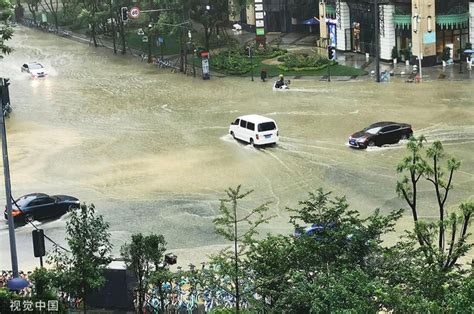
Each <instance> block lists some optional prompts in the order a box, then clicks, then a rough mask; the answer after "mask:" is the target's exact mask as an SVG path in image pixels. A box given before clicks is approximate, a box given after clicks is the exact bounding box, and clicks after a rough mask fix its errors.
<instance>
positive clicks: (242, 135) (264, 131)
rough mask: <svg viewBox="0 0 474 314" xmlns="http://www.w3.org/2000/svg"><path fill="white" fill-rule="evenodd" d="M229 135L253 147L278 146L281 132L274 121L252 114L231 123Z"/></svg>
mask: <svg viewBox="0 0 474 314" xmlns="http://www.w3.org/2000/svg"><path fill="white" fill-rule="evenodd" d="M229 134H230V135H231V136H232V137H233V138H234V139H239V140H241V141H244V142H247V143H249V144H251V145H253V146H260V145H268V144H276V143H277V142H278V139H279V131H278V126H277V124H276V122H275V121H274V120H273V119H270V118H267V117H264V116H260V115H256V114H251V115H246V116H240V117H237V118H236V119H235V121H233V122H231V124H230V127H229Z"/></svg>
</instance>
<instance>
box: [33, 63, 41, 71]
mask: <svg viewBox="0 0 474 314" xmlns="http://www.w3.org/2000/svg"><path fill="white" fill-rule="evenodd" d="M42 68H43V66H42V65H41V64H39V63H32V64H30V69H33V70H37V69H42Z"/></svg>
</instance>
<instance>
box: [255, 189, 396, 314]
mask: <svg viewBox="0 0 474 314" xmlns="http://www.w3.org/2000/svg"><path fill="white" fill-rule="evenodd" d="M299 204H300V207H299V208H297V209H289V211H290V212H291V213H292V215H291V216H290V223H291V224H292V225H293V226H294V228H295V236H293V237H292V236H269V237H267V238H266V239H264V240H262V241H259V242H258V243H256V244H255V245H253V246H252V249H251V250H250V251H249V253H248V254H247V257H246V260H247V261H248V264H247V268H248V269H250V270H251V271H250V272H251V273H253V274H254V276H255V284H254V286H255V292H256V293H257V294H258V295H260V296H261V298H260V300H257V302H256V303H257V304H256V306H257V308H258V309H259V310H262V311H270V312H272V311H273V312H277V311H284V312H285V311H286V312H291V313H309V312H315V313H319V312H323V313H326V312H332V311H335V312H338V311H347V310H351V309H352V310H355V312H374V311H375V310H376V309H379V308H380V304H381V302H380V300H381V298H382V295H383V294H382V292H383V291H386V290H387V287H386V285H385V283H384V282H383V280H382V279H379V278H380V276H375V274H378V273H379V271H378V270H377V269H378V260H379V259H380V258H381V256H382V255H383V252H384V250H385V248H383V246H382V239H381V237H382V235H384V234H387V233H389V232H391V231H393V230H394V229H393V228H394V225H395V223H396V221H397V220H398V219H399V218H400V217H401V215H402V212H403V210H395V211H392V212H390V213H389V214H388V215H386V216H382V215H381V214H380V210H378V209H377V210H375V211H374V213H373V214H371V215H370V216H369V217H367V218H364V219H363V218H360V216H359V213H358V212H357V211H355V210H352V209H350V208H349V204H348V203H347V201H346V199H345V198H344V197H335V198H332V197H331V193H326V192H324V191H323V190H322V189H318V190H317V191H316V193H310V194H309V198H308V199H307V200H305V201H301V202H299ZM380 273H383V272H380ZM360 283H362V284H361V286H360V289H358V288H357V287H359V284H360ZM375 297H377V299H378V301H375Z"/></svg>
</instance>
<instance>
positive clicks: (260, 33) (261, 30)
mask: <svg viewBox="0 0 474 314" xmlns="http://www.w3.org/2000/svg"><path fill="white" fill-rule="evenodd" d="M257 35H258V36H264V35H265V28H257Z"/></svg>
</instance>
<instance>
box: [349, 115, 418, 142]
mask: <svg viewBox="0 0 474 314" xmlns="http://www.w3.org/2000/svg"><path fill="white" fill-rule="evenodd" d="M412 135H413V130H412V128H411V125H410V124H407V123H398V122H388V121H385V122H377V123H374V124H371V125H369V126H368V127H366V128H365V129H363V130H362V131H358V132H356V133H354V134H352V135H351V136H349V146H351V147H355V148H367V147H371V146H382V145H385V144H395V143H398V142H399V141H400V140H405V139H408V138H410V137H411V136H412Z"/></svg>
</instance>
